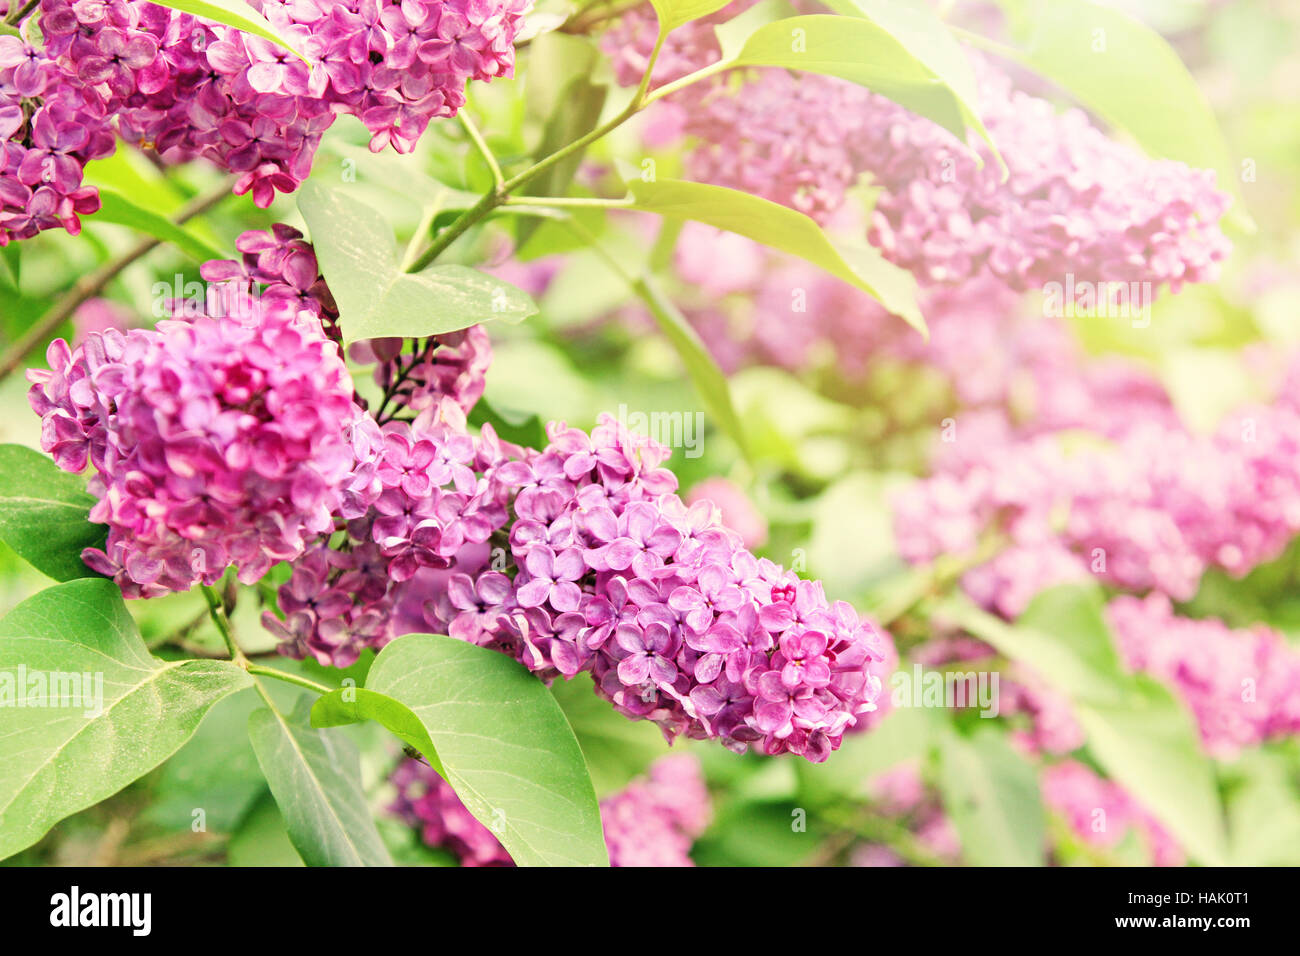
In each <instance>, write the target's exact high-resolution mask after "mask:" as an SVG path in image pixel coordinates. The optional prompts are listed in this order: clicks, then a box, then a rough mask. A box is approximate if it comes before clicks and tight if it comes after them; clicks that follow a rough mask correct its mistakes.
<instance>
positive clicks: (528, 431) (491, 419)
mask: <svg viewBox="0 0 1300 956" xmlns="http://www.w3.org/2000/svg"><path fill="white" fill-rule="evenodd" d="M469 423H470V424H471V425H473V426H475V427H478V426H481V425H485V424H490V425H491V426H492V428H493V429H494V430H495V431H496V433H497V435H498V436H499V437H500V438H501V440H502V441H508V442H510V443H511V444H514V445H521V446H523V447H524V448H545V447H546V445H547V443H548V442H549V441H550V439H548V438H547V437H546V423H545V422H543V421H542V419H541V417H540V416H538V415H535V414H530V413H525V412H520V411H516V410H515V409H512V408H498V407H497V406H495V405H493V404H492V403H490V402H488V400H487V399H485V398H480V399H479V400H478V403H477V404H475V406H474V407H473V408H472V409H470V413H469Z"/></svg>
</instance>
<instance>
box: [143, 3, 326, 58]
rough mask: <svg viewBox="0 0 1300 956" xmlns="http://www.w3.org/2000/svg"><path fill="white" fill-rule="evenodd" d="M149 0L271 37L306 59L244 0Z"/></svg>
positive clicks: (276, 42) (264, 36)
mask: <svg viewBox="0 0 1300 956" xmlns="http://www.w3.org/2000/svg"><path fill="white" fill-rule="evenodd" d="M152 2H154V3H156V4H158V6H160V7H171V8H172V9H173V10H180V11H181V12H182V13H192V14H194V15H195V16H196V17H203V18H204V19H207V20H214V21H216V22H217V23H224V24H225V25H226V26H230V27H234V28H235V29H236V30H243V31H244V32H245V33H252V34H254V35H255V36H259V37H262V38H263V39H264V40H270V41H271V42H272V43H274V44H276V45H278V46H282V47H284V48H285V49H286V50H288V51H289V52H290V53H292V54H293V55H294V56H296V57H298V58H299V59H301V60H304V61H305V60H306V57H304V56H303V55H302V54H301V53H300V52H299V51H298V50H296V49H294V47H293V44H291V43H290V42H289V41H288V40H287V39H285V38H284V36H282V35H281V34H280V32H279V31H278V30H276V28H275V27H274V26H273V25H272V23H271V21H269V20H268V19H266V17H264V16H262V15H261V14H260V13H258V12H257V11H256V10H255V9H253V8H252V7H251V6H249V5H248V4H247V3H244V2H243V0H152Z"/></svg>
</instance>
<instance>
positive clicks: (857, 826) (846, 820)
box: [824, 810, 944, 866]
mask: <svg viewBox="0 0 1300 956" xmlns="http://www.w3.org/2000/svg"><path fill="white" fill-rule="evenodd" d="M824 815H825V817H826V819H827V820H828V821H829V822H830V823H832V824H833V825H835V826H837V827H841V828H843V829H845V830H847V831H848V832H850V833H852V834H854V835H855V836H858V837H861V838H862V839H864V840H869V841H871V842H872V843H881V844H884V845H885V846H887V847H889V849H891V850H893V851H894V852H895V853H897V854H898V855H899V856H901V857H902V858H903V859H904V860H906V861H907V862H908V863H911V864H912V865H913V866H943V865H944V862H943V861H942V860H940V859H939V858H938V857H937V856H935V855H934V854H933V853H931V852H930V850H929V849H928V848H927V847H926V846H925V845H924V844H923V843H921V841H920V840H918V839H917V837H916V834H914V833H913V832H912V831H911V830H909V829H907V827H905V826H903V825H902V824H900V823H896V822H894V821H892V820H889V819H886V818H884V817H881V816H878V815H877V814H875V813H874V812H872V811H870V810H866V811H864V812H862V813H859V814H857V815H852V814H847V813H841V812H837V811H831V812H828V813H826V814H824Z"/></svg>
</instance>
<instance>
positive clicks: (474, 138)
mask: <svg viewBox="0 0 1300 956" xmlns="http://www.w3.org/2000/svg"><path fill="white" fill-rule="evenodd" d="M459 115H460V124H461V125H462V126H464V127H465V132H466V133H468V134H469V139H470V142H472V143H473V144H474V148H475V149H477V150H478V151H479V155H480V156H482V157H483V161H484V162H485V163H487V165H488V169H490V170H491V171H492V182H493V183H495V184H496V188H497V189H500V188H501V187H502V186H504V185H505V182H506V177H505V176H504V175H503V174H502V173H501V165H500V164H499V163H498V162H497V158H496V157H495V156H493V155H492V150H491V148H490V147H489V146H488V144H487V140H485V139H484V138H483V134H482V133H480V132H479V131H478V127H477V126H475V125H474V121H473V120H472V119H470V116H469V112H468V111H467V110H461V111H460V114H459Z"/></svg>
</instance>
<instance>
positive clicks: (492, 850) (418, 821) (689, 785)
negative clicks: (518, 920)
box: [392, 754, 712, 867]
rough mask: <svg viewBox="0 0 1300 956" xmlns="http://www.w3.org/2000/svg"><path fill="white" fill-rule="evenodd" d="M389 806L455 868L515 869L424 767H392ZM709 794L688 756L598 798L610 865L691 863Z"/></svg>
mask: <svg viewBox="0 0 1300 956" xmlns="http://www.w3.org/2000/svg"><path fill="white" fill-rule="evenodd" d="M392 783H393V785H394V786H396V787H397V791H398V796H397V801H396V802H395V803H394V805H393V807H392V810H393V812H394V813H395V814H396V815H397V816H398V817H400V818H401V819H402V820H404V821H406V822H407V823H408V824H410V825H411V826H413V827H416V828H418V829H419V832H420V839H421V840H423V841H424V843H425V844H426V845H428V846H431V847H435V848H441V849H446V850H449V851H450V852H451V853H452V854H454V855H455V856H456V858H457V859H458V860H459V861H460V863H461V865H462V866H514V860H512V859H511V858H510V854H509V853H507V852H506V848H505V847H503V846H502V845H501V841H500V840H498V839H497V838H496V836H495V834H493V832H492V831H491V830H490V829H488V828H487V827H486V826H484V825H483V824H482V823H480V822H479V821H478V820H477V819H475V818H474V816H472V815H471V814H470V812H469V811H468V810H467V809H465V805H464V804H463V803H462V802H461V800H460V798H459V797H457V796H456V791H454V790H453V789H452V788H451V786H450V785H449V784H447V783H446V782H445V781H444V780H443V779H442V778H441V777H439V776H438V774H437V773H436V772H435V771H434V770H433V768H432V767H430V766H429V765H428V764H425V763H421V762H420V761H418V760H404V761H403V762H402V763H401V764H400V765H399V766H398V768H397V770H396V771H394V773H393V776H392ZM711 816H712V809H711V807H710V805H709V791H708V789H707V788H706V787H705V785H704V779H703V777H702V776H701V774H700V765H699V761H697V760H696V759H695V758H694V757H692V756H690V755H688V754H680V755H675V756H671V757H663V758H661V759H660V760H658V761H656V762H655V763H654V764H653V765H652V766H651V767H650V769H649V771H648V773H647V774H646V775H645V777H642V778H639V779H637V780H634V781H632V782H631V783H630V784H628V785H627V786H626V787H625V788H624V789H622V790H620V791H619V792H618V793H615V794H613V795H611V796H609V797H606V798H605V799H604V800H602V801H601V802H600V819H601V824H602V826H603V828H604V831H605V843H606V845H607V846H608V847H609V863H610V866H654V867H665V866H694V865H695V864H694V863H693V862H692V861H691V857H690V851H691V845H692V844H693V843H694V842H695V840H696V838H697V837H699V835H700V834H702V833H703V832H704V830H705V828H706V827H707V826H708V825H709V820H710V818H711Z"/></svg>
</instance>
